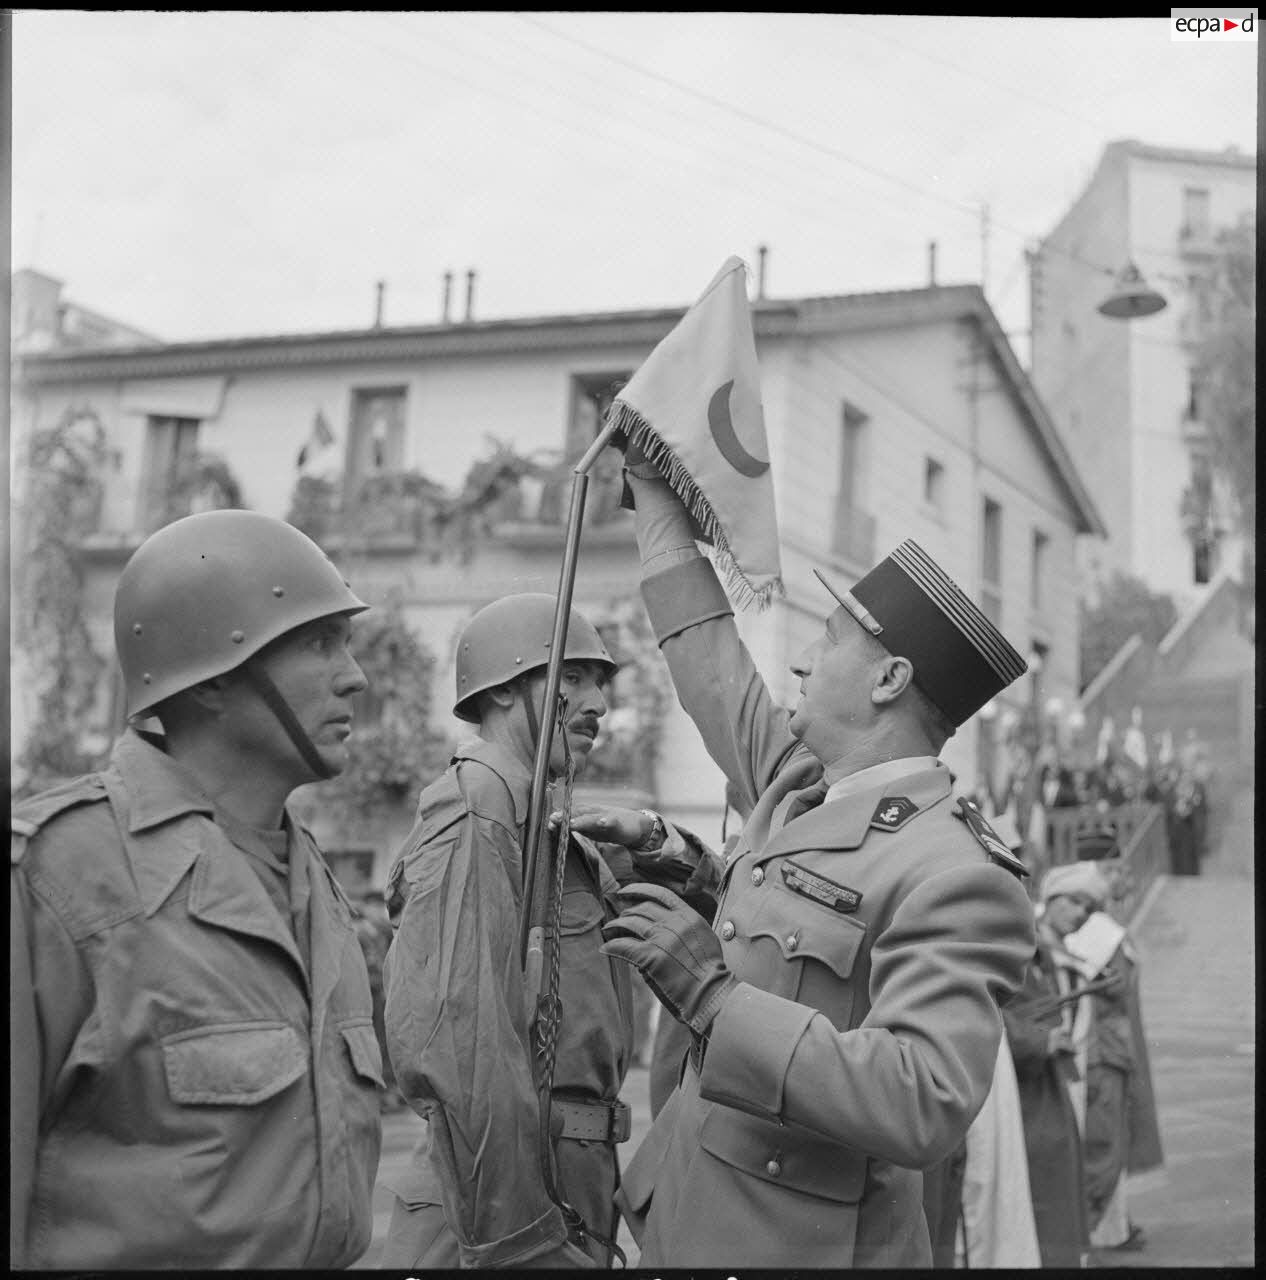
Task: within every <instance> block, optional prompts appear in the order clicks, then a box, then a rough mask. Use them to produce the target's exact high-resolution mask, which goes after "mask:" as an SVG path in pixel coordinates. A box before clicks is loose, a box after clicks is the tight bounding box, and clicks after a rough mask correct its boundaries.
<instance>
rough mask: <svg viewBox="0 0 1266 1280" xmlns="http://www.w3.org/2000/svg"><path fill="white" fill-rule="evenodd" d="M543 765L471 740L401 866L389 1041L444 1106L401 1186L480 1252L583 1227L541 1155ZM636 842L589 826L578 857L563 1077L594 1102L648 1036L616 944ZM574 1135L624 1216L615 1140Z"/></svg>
mask: <svg viewBox="0 0 1266 1280" xmlns="http://www.w3.org/2000/svg"><path fill="white" fill-rule="evenodd" d="M531 781H532V779H531V773H530V771H529V770H528V768H527V767H526V766H525V765H524V764H523V763H522V762H521V761H519V760H518V759H516V758H515V757H514V756H513V755H512V754H511V753H510V752H508V751H507V750H506V749H505V748H504V747H501V746H499V745H497V744H494V743H490V742H485V741H482V740H474V741H472V742H470V743H468V744H466V745H464V746H463V747H462V748H461V749H460V750H459V751H458V752H457V753H456V754H455V755H454V757H453V761H452V764H451V765H450V767H449V769H448V770H447V771H446V772H445V773H444V775H443V776H442V777H440V778H438V779H437V780H436V781H435V782H433V783H432V784H431V785H430V786H428V787H427V788H426V789H425V790H424V791H423V792H422V795H421V797H420V799H419V804H418V817H417V821H416V822H415V824H414V827H413V830H412V831H411V832H410V834H409V836H408V837H407V838H406V840H405V842H404V845H403V846H402V848H401V850H400V853H399V855H398V857H397V859H396V861H395V863H394V865H393V867H392V869H391V872H390V873H389V877H388V885H387V905H388V909H389V910H390V912H391V915H392V920H393V923H394V924H395V927H396V933H395V938H394V940H393V942H392V945H391V950H390V951H389V952H388V956H387V961H386V965H385V978H386V1027H387V1045H388V1052H389V1054H390V1057H391V1061H392V1065H393V1066H394V1068H395V1072H396V1079H397V1081H398V1083H399V1087H400V1089H401V1091H402V1092H403V1094H404V1096H405V1097H406V1098H407V1099H408V1101H409V1103H410V1105H411V1106H412V1107H413V1108H414V1110H415V1111H417V1112H418V1114H419V1115H421V1116H422V1117H423V1118H424V1119H426V1120H427V1122H428V1124H427V1132H426V1133H425V1135H424V1136H423V1138H422V1140H421V1142H420V1143H419V1145H418V1148H417V1150H416V1152H415V1153H414V1158H413V1161H412V1164H411V1167H410V1169H409V1171H408V1173H407V1174H406V1175H405V1176H404V1177H403V1178H402V1179H400V1180H399V1181H397V1182H395V1183H394V1184H393V1186H392V1190H394V1191H395V1193H396V1194H397V1196H398V1197H399V1198H400V1199H401V1201H402V1202H403V1203H404V1204H405V1205H407V1206H412V1207H417V1208H420V1207H421V1206H423V1205H436V1204H442V1205H443V1208H444V1217H445V1220H446V1223H447V1227H448V1229H449V1230H450V1231H451V1232H452V1234H453V1235H454V1236H455V1237H456V1257H457V1258H459V1259H460V1262H461V1264H462V1265H463V1266H510V1265H514V1264H516V1263H521V1262H523V1261H525V1260H527V1259H530V1258H532V1257H535V1256H538V1255H540V1254H542V1253H545V1252H547V1251H548V1250H550V1249H551V1248H553V1247H555V1246H556V1245H558V1244H560V1243H561V1242H562V1241H564V1240H565V1239H566V1236H567V1232H566V1229H565V1227H564V1224H563V1220H562V1215H561V1213H560V1212H559V1210H558V1209H557V1208H556V1207H555V1205H554V1204H553V1203H552V1202H551V1201H550V1199H549V1197H548V1196H547V1194H546V1191H545V1187H544V1184H543V1181H542V1177H541V1172H540V1166H539V1155H538V1124H539V1114H540V1113H539V1107H538V1101H537V1092H536V1084H535V1081H534V1077H533V1070H532V1060H533V1059H532V1052H531V1043H530V1027H531V1020H532V1017H533V1013H534V1010H533V1008H532V1007H530V1002H531V995H530V993H529V992H528V991H527V989H526V984H525V982H524V977H523V972H522V969H521V966H520V961H519V951H518V939H519V915H520V910H521V905H522V890H521V883H522V836H523V828H524V824H525V822H526V820H527V807H528V797H529V792H530V790H531ZM672 838H673V839H675V840H678V841H680V840H681V839H682V835H681V833H680V832H679V831H674V832H672ZM699 852H702V851H699ZM619 853H620V856H617V854H616V851H615V849H614V847H612V846H601V847H599V846H597V845H595V844H594V843H593V842H591V841H589V840H586V839H584V838H583V837H579V836H574V837H573V839H572V842H571V846H570V849H569V852H568V857H567V863H566V866H565V881H564V886H563V889H564V895H563V907H562V918H561V928H560V951H559V956H560V972H561V979H560V983H561V989H560V995H561V999H562V1007H563V1016H562V1027H561V1032H560V1035H559V1040H558V1046H557V1065H556V1068H555V1072H554V1092H555V1094H556V1095H566V1096H567V1097H569V1098H571V1099H572V1100H575V1101H580V1102H585V1101H590V1102H605V1103H614V1102H616V1101H617V1099H618V1097H619V1091H620V1087H621V1085H622V1083H623V1081H624V1077H625V1074H626V1072H627V1070H628V1066H629V1060H630V1057H631V1053H632V1037H633V1024H632V1016H633V1007H632V988H631V971H630V969H629V966H628V965H626V964H624V963H623V962H621V961H618V960H612V959H609V958H608V957H607V956H604V955H602V953H601V951H600V948H601V946H602V941H603V939H602V925H603V923H604V922H605V921H607V920H609V919H611V918H612V917H613V916H614V915H615V914H617V913H618V911H619V910H620V904H619V903H618V901H616V900H615V894H616V892H617V891H618V889H619V885H620V882H621V881H628V880H633V879H641V878H645V877H644V876H643V875H642V874H641V873H639V872H637V871H635V870H634V868H633V864H632V861H631V860H630V859H629V857H628V855H627V854H625V853H623V851H619ZM613 866H615V867H616V868H618V869H619V872H620V874H619V877H618V878H617V875H616V873H615V872H614V871H613V870H612V867H613ZM706 866H707V863H706V861H701V862H700V864H699V868H700V870H702V869H704V868H706ZM718 871H719V869H718ZM704 879H706V877H704V876H702V875H696V876H694V877H692V885H694V884H697V883H699V882H701V881H703V880H704ZM715 885H716V876H715V875H714V878H713V879H712V881H711V887H712V888H713V889H714V888H715ZM557 1147H558V1162H559V1175H560V1181H561V1183H562V1192H563V1195H564V1196H565V1197H567V1199H568V1201H569V1202H570V1203H572V1204H573V1205H574V1207H576V1208H577V1209H578V1210H579V1211H580V1212H581V1214H582V1216H583V1217H584V1218H585V1220H586V1222H587V1223H588V1225H589V1226H590V1227H591V1228H593V1229H595V1230H598V1231H600V1232H602V1233H603V1234H606V1232H607V1231H609V1230H610V1229H611V1224H612V1220H613V1218H614V1204H613V1199H612V1197H613V1195H614V1191H615V1186H616V1180H617V1172H616V1155H615V1148H614V1146H612V1145H611V1144H610V1143H604V1142H600V1141H579V1140H571V1139H563V1140H561V1141H559V1142H558V1144H557Z"/></svg>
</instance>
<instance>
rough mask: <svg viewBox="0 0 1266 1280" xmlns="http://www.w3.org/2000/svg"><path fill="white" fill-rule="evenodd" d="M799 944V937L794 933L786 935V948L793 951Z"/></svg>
mask: <svg viewBox="0 0 1266 1280" xmlns="http://www.w3.org/2000/svg"><path fill="white" fill-rule="evenodd" d="M799 945H800V939H799V938H798V937H797V936H796V935H795V934H794V933H789V934H788V935H787V950H788V951H794V950H795V949H796V948H797V947H798V946H799Z"/></svg>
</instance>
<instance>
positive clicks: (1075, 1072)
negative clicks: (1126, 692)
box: [928, 850, 1162, 1268]
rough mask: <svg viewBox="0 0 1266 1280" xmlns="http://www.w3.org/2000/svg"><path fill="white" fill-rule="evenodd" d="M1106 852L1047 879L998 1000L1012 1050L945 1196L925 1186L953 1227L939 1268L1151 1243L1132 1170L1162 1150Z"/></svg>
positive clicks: (1128, 950) (1069, 1259)
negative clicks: (1019, 983)
mask: <svg viewBox="0 0 1266 1280" xmlns="http://www.w3.org/2000/svg"><path fill="white" fill-rule="evenodd" d="M1095 852H1101V850H1095ZM1114 852H1115V851H1111V850H1110V851H1109V853H1108V856H1107V857H1106V858H1087V859H1080V860H1078V861H1076V862H1073V863H1068V864H1065V865H1062V866H1058V867H1053V868H1051V869H1050V870H1049V871H1047V872H1046V873H1045V875H1044V876H1043V877H1042V880H1041V883H1040V886H1039V892H1038V901H1037V903H1036V909H1035V917H1036V921H1037V948H1036V952H1035V955H1034V959H1033V961H1032V963H1031V964H1030V966H1029V968H1028V970H1027V972H1026V976H1025V984H1024V987H1023V988H1022V990H1021V992H1020V993H1019V995H1018V996H1017V997H1016V998H1015V999H1014V1000H1012V1001H1010V1002H1009V1003H1007V1004H1006V1005H1005V1006H1004V1007H1003V1021H1004V1024H1005V1028H1006V1037H1005V1042H1004V1043H1005V1046H1006V1048H1007V1050H1008V1052H1007V1053H1006V1054H1005V1055H1002V1056H1000V1058H999V1062H998V1066H997V1069H996V1071H995V1076H994V1084H993V1089H992V1090H991V1094H990V1098H989V1100H988V1102H987V1105H986V1107H985V1108H983V1109H982V1111H981V1113H980V1115H979V1116H978V1117H977V1119H976V1120H975V1121H974V1122H973V1124H972V1127H971V1128H970V1129H969V1130H968V1134H967V1138H966V1141H965V1143H964V1145H963V1148H962V1150H961V1151H960V1153H959V1155H960V1159H961V1160H962V1162H963V1168H962V1172H961V1173H960V1175H959V1178H958V1180H957V1182H956V1183H955V1184H954V1186H953V1187H952V1188H951V1189H950V1191H949V1194H950V1195H952V1196H953V1197H954V1198H953V1200H952V1201H951V1202H950V1203H949V1204H948V1205H947V1204H946V1203H945V1200H944V1197H945V1195H946V1189H945V1188H944V1186H943V1184H939V1183H937V1182H935V1181H933V1182H931V1183H929V1192H928V1193H929V1194H930V1195H931V1196H933V1197H938V1196H939V1197H940V1198H941V1202H940V1203H933V1204H931V1205H930V1206H929V1212H928V1218H929V1222H932V1221H940V1222H942V1223H945V1224H947V1225H946V1226H945V1228H944V1229H943V1231H942V1236H941V1253H940V1256H939V1257H938V1258H937V1259H936V1261H937V1264H938V1265H941V1266H952V1265H958V1266H967V1267H973V1268H975V1267H1005V1268H1025V1267H1037V1266H1041V1267H1061V1268H1064V1267H1079V1266H1085V1265H1087V1264H1090V1265H1094V1264H1110V1262H1111V1260H1112V1259H1113V1258H1114V1257H1115V1256H1118V1255H1119V1253H1121V1252H1137V1251H1139V1250H1142V1249H1143V1248H1145V1245H1146V1241H1145V1237H1144V1233H1143V1229H1142V1227H1141V1226H1139V1225H1138V1224H1136V1223H1134V1222H1133V1221H1131V1219H1130V1217H1129V1212H1128V1204H1127V1199H1126V1176H1127V1174H1130V1173H1139V1172H1142V1171H1145V1170H1147V1169H1151V1168H1155V1167H1157V1166H1158V1165H1159V1164H1160V1163H1161V1162H1162V1151H1161V1145H1160V1131H1159V1124H1158V1120H1157V1115H1156V1107H1155V1101H1154V1098H1153V1094H1152V1083H1151V1070H1150V1065H1149V1061H1148V1053H1147V1044H1146V1040H1145V1038H1144V1034H1143V1021H1142V1011H1141V1007H1140V999H1139V982H1138V957H1137V954H1136V952H1135V950H1134V948H1133V945H1132V944H1131V942H1130V939H1129V937H1128V935H1127V933H1126V931H1125V930H1124V929H1123V928H1122V926H1121V925H1120V924H1119V923H1118V922H1117V921H1116V920H1115V919H1114V917H1113V916H1112V914H1111V910H1110V908H1111V906H1112V903H1113V898H1114V896H1115V891H1116V889H1117V882H1118V876H1117V873H1116V869H1115V864H1116V859H1115V858H1114V856H1113V853H1114ZM1000 1186H1002V1187H1005V1188H1006V1195H1005V1196H999V1195H998V1191H997V1189H998V1188H999V1187H1000ZM934 1244H935V1240H934Z"/></svg>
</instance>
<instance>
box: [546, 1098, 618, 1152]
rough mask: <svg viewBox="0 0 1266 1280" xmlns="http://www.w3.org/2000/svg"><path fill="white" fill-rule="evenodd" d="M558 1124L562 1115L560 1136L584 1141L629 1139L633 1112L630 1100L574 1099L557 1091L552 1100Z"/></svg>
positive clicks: (551, 1105)
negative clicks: (595, 1100)
mask: <svg viewBox="0 0 1266 1280" xmlns="http://www.w3.org/2000/svg"><path fill="white" fill-rule="evenodd" d="M550 1111H551V1114H552V1115H553V1117H554V1122H555V1124H557V1123H558V1120H559V1119H560V1118H561V1119H562V1122H563V1127H562V1131H561V1133H559V1135H558V1136H559V1137H560V1138H579V1139H581V1140H582V1141H584V1142H627V1141H628V1140H629V1131H630V1128H631V1123H632V1117H633V1113H632V1112H631V1111H630V1110H629V1105H628V1103H627V1102H573V1101H572V1100H571V1099H569V1098H560V1097H559V1096H558V1094H555V1095H554V1096H553V1098H552V1099H551V1101H550Z"/></svg>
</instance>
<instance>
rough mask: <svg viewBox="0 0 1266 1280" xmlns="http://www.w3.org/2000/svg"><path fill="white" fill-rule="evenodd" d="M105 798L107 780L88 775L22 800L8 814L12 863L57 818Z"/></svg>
mask: <svg viewBox="0 0 1266 1280" xmlns="http://www.w3.org/2000/svg"><path fill="white" fill-rule="evenodd" d="M106 798H107V795H106V786H105V780H104V779H103V778H102V776H101V775H100V774H99V773H88V774H84V775H83V776H82V777H79V778H72V779H70V781H69V782H63V783H59V784H58V785H57V786H55V787H51V788H50V789H49V790H47V791H41V792H40V793H39V794H38V795H33V796H29V797H28V798H27V799H25V800H20V801H19V802H18V803H17V804H16V805H14V806H13V809H12V811H11V812H10V814H9V831H10V844H9V858H10V863H11V864H13V863H18V862H21V860H22V859H23V858H24V857H25V856H26V850H27V844H28V842H29V841H31V840H33V839H34V838H35V837H36V836H37V835H39V833H40V831H41V830H42V829H43V828H44V827H46V826H47V825H48V824H49V823H50V822H52V820H53V819H54V818H56V817H58V816H59V815H60V814H63V813H65V812H66V811H67V810H68V809H74V808H75V807H77V806H78V805H83V804H95V803H97V802H98V801H101V800H105V799H106Z"/></svg>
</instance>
